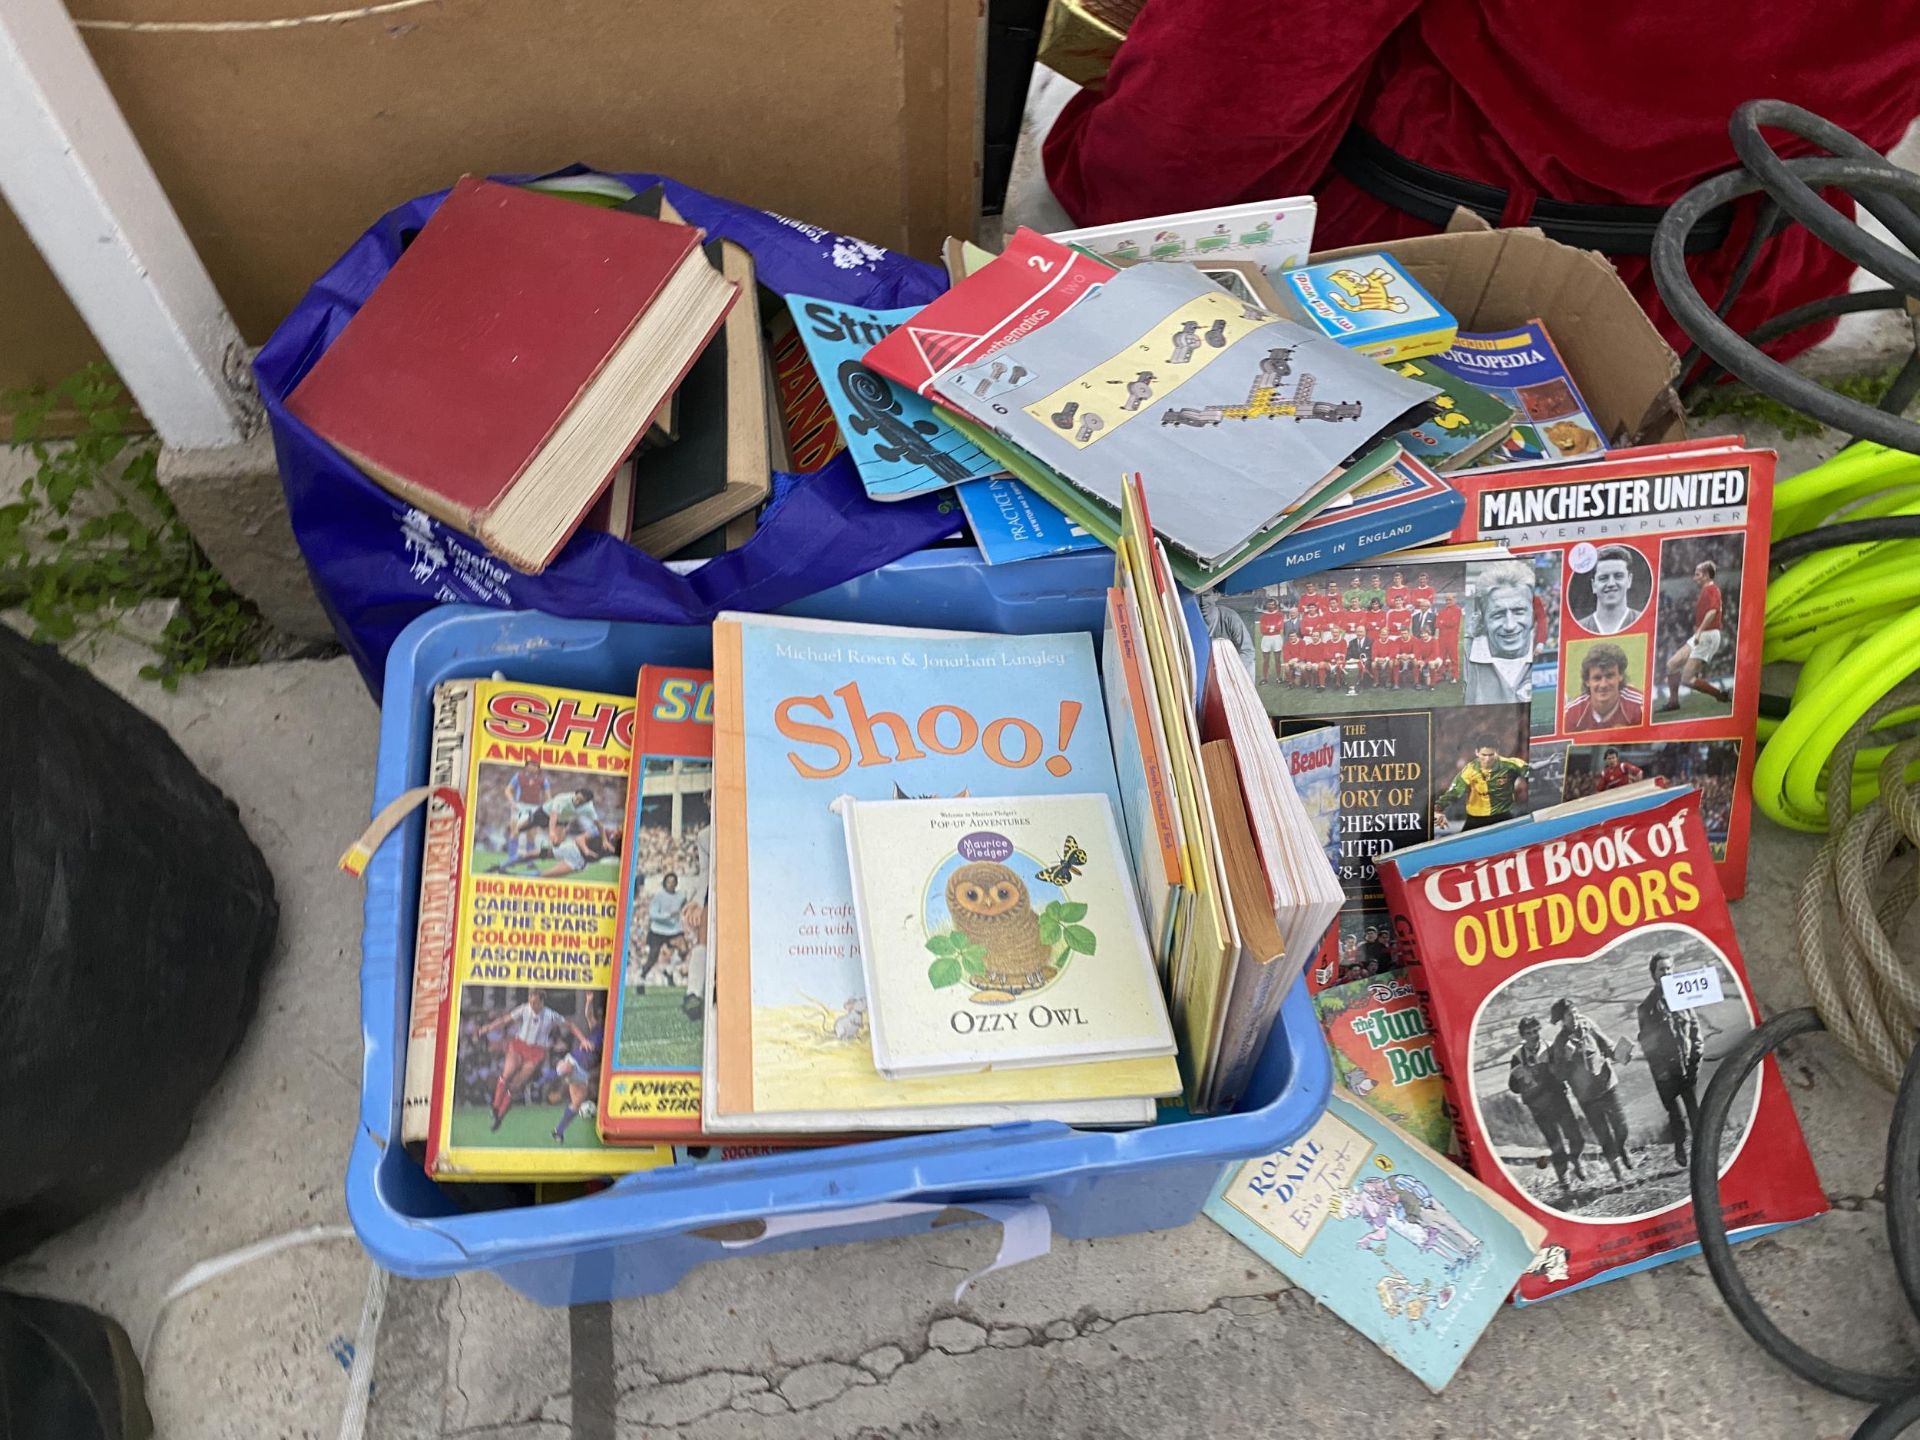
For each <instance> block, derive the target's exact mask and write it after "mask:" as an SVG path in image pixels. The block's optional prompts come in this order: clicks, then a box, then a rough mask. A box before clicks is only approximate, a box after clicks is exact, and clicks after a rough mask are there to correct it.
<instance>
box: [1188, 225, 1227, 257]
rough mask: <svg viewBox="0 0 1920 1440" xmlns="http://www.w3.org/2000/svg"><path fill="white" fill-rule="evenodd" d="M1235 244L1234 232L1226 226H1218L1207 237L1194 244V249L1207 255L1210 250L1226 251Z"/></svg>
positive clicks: (1204, 236)
mask: <svg viewBox="0 0 1920 1440" xmlns="http://www.w3.org/2000/svg"><path fill="white" fill-rule="evenodd" d="M1231 244H1233V232H1232V231H1231V230H1229V229H1227V227H1226V226H1225V225H1216V226H1214V227H1213V230H1212V231H1211V232H1210V233H1209V234H1206V235H1202V236H1201V237H1200V238H1199V239H1198V240H1196V241H1194V242H1193V248H1194V249H1195V250H1198V251H1200V252H1201V253H1202V254H1205V253H1206V252H1207V251H1209V250H1224V249H1226V248H1227V247H1228V246H1229V245H1231Z"/></svg>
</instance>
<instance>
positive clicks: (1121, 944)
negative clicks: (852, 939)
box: [838, 795, 1174, 1079]
mask: <svg viewBox="0 0 1920 1440" xmlns="http://www.w3.org/2000/svg"><path fill="white" fill-rule="evenodd" d="M838 805H839V809H840V812H841V818H842V820H843V821H844V822H845V825H846V845H847V852H846V853H847V867H848V869H849V871H850V872H851V874H852V878H853V909H854V918H855V920H856V922H857V923H858V926H859V933H860V955H861V960H862V962H863V965H864V967H865V971H866V983H867V999H868V1003H869V1005H870V1007H871V1008H870V1012H869V1013H870V1017H871V1021H870V1028H871V1030H872V1032H873V1061H874V1065H875V1067H876V1068H877V1069H878V1070H879V1071H880V1073H881V1074H882V1075H885V1076H886V1077H887V1078H889V1079H895V1078H898V1077H899V1076H902V1075H942V1074H949V1075H951V1074H966V1073H970V1072H972V1071H976V1070H987V1069H998V1070H1005V1069H1014V1068H1017V1067H1020V1066H1029V1065H1057V1064H1062V1063H1069V1062H1074V1061H1081V1060H1095V1059H1108V1060H1112V1059H1121V1058H1127V1057H1133V1058H1143V1057H1146V1056H1154V1055H1159V1056H1166V1057H1168V1059H1167V1068H1168V1071H1169V1072H1170V1073H1172V1072H1173V1071H1174V1066H1173V1061H1172V1056H1173V1051H1174V1046H1173V1028H1172V1026H1171V1025H1169V1024H1168V1022H1167V1006H1166V1000H1165V999H1164V998H1163V996H1162V995H1161V993H1160V980H1159V971H1158V967H1157V966H1156V965H1155V963H1154V956H1153V950H1152V947H1151V946H1150V945H1149V944H1148V942H1147V932H1146V927H1145V926H1144V925H1143V924H1142V923H1141V920H1140V907H1139V902H1138V901H1137V900H1136V899H1135V897H1134V893H1133V883H1132V881H1131V880H1130V878H1129V877H1128V874H1127V866H1128V861H1127V853H1126V847H1125V845H1124V844H1123V843H1122V841H1121V839H1120V827H1119V825H1118V824H1117V823H1116V820H1115V816H1114V807H1113V802H1112V801H1111V800H1110V799H1109V798H1108V797H1107V796H1105V795H1026V796H1021V797H1018V798H1008V799H985V798H980V797H968V798H964V799H952V800H854V799H852V798H847V799H843V800H841V801H840V802H838Z"/></svg>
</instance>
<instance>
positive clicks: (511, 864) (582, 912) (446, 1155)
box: [426, 680, 673, 1180]
mask: <svg viewBox="0 0 1920 1440" xmlns="http://www.w3.org/2000/svg"><path fill="white" fill-rule="evenodd" d="M473 715H474V727H473V740H472V744H471V746H470V747H469V749H470V755H469V760H468V769H467V776H466V785H465V801H466V814H465V817H464V821H463V824H462V825H461V830H460V852H461V853H460V863H459V892H458V893H459V906H458V909H457V911H456V914H455V923H454V945H453V965H452V973H451V978H450V982H449V984H448V986H447V998H446V1001H445V1003H444V1005H443V1007H442V1010H441V1019H440V1030H439V1037H438V1054H437V1056H436V1059H435V1073H434V1082H433V1111H432V1116H431V1119H430V1121H429V1124H428V1130H427V1156H426V1168H427V1173H428V1174H429V1175H432V1176H434V1177H435V1178H436V1179H441V1180H577V1179H590V1178H593V1177H596V1176H601V1175H612V1174H617V1173H623V1172H625V1171H629V1170H644V1169H648V1168H650V1167H652V1166H654V1165H664V1164H668V1163H670V1162H671V1160H672V1158H673V1152H672V1150H671V1149H670V1148H668V1147H665V1146H654V1147H647V1148H638V1149H636V1148H627V1149H618V1150H615V1149H608V1148H606V1147H605V1146H603V1145H602V1144H601V1142H600V1136H599V1134H598V1133H597V1132H596V1131H595V1128H594V1120H593V1116H594V1111H595V1109H596V1108H597V1107H596V1102H597V1100H598V1099H599V1094H600V1068H601V1067H600V1054H601V1050H602V1048H603V1046H604V1044H605V1035H604V1031H605V1028H606V1026H605V1021H606V1000H607V986H608V982H609V981H610V980H611V979H612V971H613V958H614V945H615V943H616V936H617V934H618V930H619V917H620V890H619V881H620V868H621V867H620V856H621V851H622V848H623V846H624V845H625V843H626V841H625V840H624V838H623V835H622V818H623V817H624V816H625V814H626V808H627V765H628V755H629V753H630V751H631V749H632V745H633V701H632V700H631V699H629V698H628V697H626V696H624V695H594V694H589V693H586V692H584V691H578V690H558V689H554V688H553V687H551V686H546V685H527V684H521V683H518V682H516V681H510V680H481V681H477V682H475V684H474V687H473Z"/></svg>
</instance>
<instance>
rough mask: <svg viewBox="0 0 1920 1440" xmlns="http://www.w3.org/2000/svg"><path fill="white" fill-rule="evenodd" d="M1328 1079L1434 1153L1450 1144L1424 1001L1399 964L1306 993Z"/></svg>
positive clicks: (1450, 1128)
mask: <svg viewBox="0 0 1920 1440" xmlns="http://www.w3.org/2000/svg"><path fill="white" fill-rule="evenodd" d="M1313 1009H1314V1013H1315V1014H1316V1015H1317V1016H1318V1017H1319V1019H1320V1028H1321V1029H1322V1030H1323V1031H1325V1032H1326V1037H1327V1049H1328V1051H1329V1052H1330V1053H1331V1055H1332V1057H1333V1080H1334V1084H1335V1085H1337V1086H1339V1087H1340V1089H1341V1091H1342V1092H1343V1093H1345V1094H1346V1095H1348V1096H1350V1097H1351V1098H1352V1099H1355V1100H1358V1101H1359V1102H1360V1103H1361V1104H1363V1105H1365V1106H1367V1107H1368V1108H1369V1109H1371V1110H1373V1111H1374V1112H1375V1113H1376V1114H1378V1115H1381V1116H1384V1117H1385V1118H1386V1119H1388V1120H1391V1121H1392V1122H1393V1123H1394V1124H1395V1125H1398V1126H1399V1127H1400V1128H1401V1129H1402V1130H1404V1131H1406V1132H1407V1133H1408V1134H1409V1135H1411V1136H1413V1137H1414V1138H1415V1139H1416V1140H1419V1141H1420V1142H1421V1143H1422V1144H1424V1145H1428V1146H1431V1147H1432V1148H1433V1149H1435V1150H1438V1151H1439V1152H1440V1153H1441V1154H1443V1155H1445V1154H1450V1153H1451V1152H1452V1150H1453V1117H1452V1115H1451V1114H1450V1113H1449V1112H1448V1110H1447V1094H1446V1085H1445V1083H1444V1082H1443V1081H1442V1080H1441V1078H1440V1061H1439V1059H1438V1058H1437V1057H1436V1056H1435V1054H1434V1048H1433V1027H1432V1026H1431V1025H1429V1024H1428V1023H1427V1011H1426V1007H1425V1006H1424V1005H1422V1004H1421V1003H1420V996H1419V993H1418V991H1416V990H1415V988H1414V985H1413V982H1412V981H1411V980H1409V979H1408V978H1407V974H1406V972H1405V971H1404V970H1400V969H1397V968H1389V969H1386V970H1382V971H1380V972H1379V973H1378V974H1373V975H1369V974H1362V975H1361V976H1360V977H1359V978H1357V979H1353V980H1340V981H1339V982H1338V983H1336V984H1333V985H1329V986H1327V987H1326V988H1325V989H1323V990H1321V991H1320V992H1319V993H1318V994H1317V995H1315V996H1314V997H1313Z"/></svg>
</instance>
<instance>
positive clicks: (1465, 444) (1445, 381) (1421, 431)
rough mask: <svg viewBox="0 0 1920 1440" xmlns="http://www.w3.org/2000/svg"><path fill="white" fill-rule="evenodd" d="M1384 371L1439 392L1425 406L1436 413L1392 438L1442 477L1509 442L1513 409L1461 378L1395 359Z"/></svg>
mask: <svg viewBox="0 0 1920 1440" xmlns="http://www.w3.org/2000/svg"><path fill="white" fill-rule="evenodd" d="M1387 369H1389V370H1392V371H1394V372H1395V373H1396V374H1399V375H1402V376H1404V377H1405V378H1407V379H1408V380H1417V381H1419V382H1420V383H1421V384H1423V385H1437V386H1439V387H1440V393H1439V394H1438V395H1436V396H1434V397H1433V399H1432V400H1431V401H1429V402H1428V403H1429V404H1431V405H1432V406H1433V407H1434V412H1435V413H1434V415H1433V417H1432V418H1431V419H1429V420H1423V421H1421V422H1420V423H1419V424H1418V425H1409V426H1408V427H1407V428H1406V429H1405V430H1402V431H1400V433H1399V434H1397V435H1395V436H1394V437H1393V438H1394V439H1396V440H1398V441H1399V442H1400V444H1401V446H1402V448H1404V449H1405V450H1406V452H1407V453H1408V454H1409V455H1411V456H1413V457H1414V458H1415V459H1416V460H1421V461H1424V462H1425V463H1426V465H1427V467H1428V468H1429V469H1432V470H1438V471H1440V472H1442V473H1444V472H1446V471H1448V470H1463V469H1465V468H1466V467H1467V466H1469V465H1471V464H1472V463H1473V462H1474V461H1475V460H1478V459H1479V458H1480V457H1481V456H1482V455H1484V454H1486V453H1487V451H1489V450H1491V449H1492V448H1493V447H1494V446H1496V445H1498V444H1499V443H1500V442H1501V441H1502V440H1504V439H1506V438H1507V432H1508V431H1510V430H1511V429H1513V424H1514V421H1515V420H1516V419H1517V418H1518V417H1517V416H1516V415H1515V414H1514V410H1513V407H1512V406H1511V405H1509V404H1507V402H1506V401H1504V400H1501V399H1499V398H1497V397H1495V396H1493V395H1489V394H1488V393H1487V392H1486V391H1484V390H1482V389H1481V388H1480V387H1479V386H1478V385H1474V384H1471V383H1469V382H1468V381H1465V380H1462V379H1461V378H1460V377H1459V376H1458V375H1455V374H1454V373H1453V372H1452V371H1450V370H1445V369H1442V368H1441V367H1440V366H1438V365H1435V364H1434V363H1433V362H1432V361H1430V360H1394V361H1389V362H1388V363H1387Z"/></svg>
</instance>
